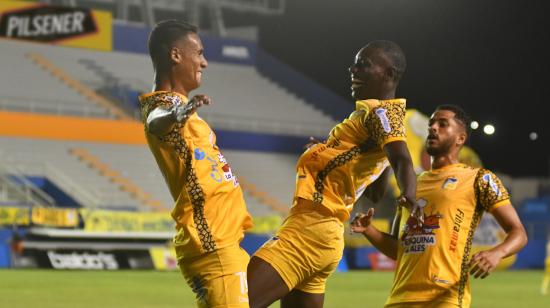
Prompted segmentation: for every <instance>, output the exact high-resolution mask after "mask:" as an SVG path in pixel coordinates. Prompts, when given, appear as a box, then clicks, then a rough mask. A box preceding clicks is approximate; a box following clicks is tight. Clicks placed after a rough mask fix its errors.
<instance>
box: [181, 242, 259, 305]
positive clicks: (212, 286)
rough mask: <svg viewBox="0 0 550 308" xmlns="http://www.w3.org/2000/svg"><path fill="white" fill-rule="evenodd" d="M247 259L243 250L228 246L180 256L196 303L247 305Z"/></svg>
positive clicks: (182, 270) (184, 273)
mask: <svg viewBox="0 0 550 308" xmlns="http://www.w3.org/2000/svg"><path fill="white" fill-rule="evenodd" d="M248 261H249V256H248V254H247V253H246V251H244V250H243V249H242V248H240V247H239V246H231V247H226V248H222V249H219V250H217V251H214V252H211V253H208V254H206V255H204V256H200V257H198V258H193V259H188V260H183V261H182V262H181V263H180V269H181V272H182V274H183V276H184V277H185V279H186V281H187V283H188V284H189V286H190V287H191V288H192V290H193V292H194V293H195V295H196V299H197V305H198V306H199V307H241V306H242V307H248V284H247V279H246V267H247V265H248Z"/></svg>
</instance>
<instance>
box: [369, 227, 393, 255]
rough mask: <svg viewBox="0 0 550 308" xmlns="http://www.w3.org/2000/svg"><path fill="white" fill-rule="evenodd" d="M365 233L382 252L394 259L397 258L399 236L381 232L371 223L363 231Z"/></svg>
mask: <svg viewBox="0 0 550 308" xmlns="http://www.w3.org/2000/svg"><path fill="white" fill-rule="evenodd" d="M363 235H364V236H365V237H366V238H367V239H368V240H369V242H371V244H372V245H373V246H374V247H376V249H378V250H379V251H380V252H381V253H383V254H384V255H386V256H387V257H388V258H391V259H392V260H396V259H397V238H396V237H395V236H393V235H391V234H388V233H385V232H381V231H380V230H378V229H376V228H375V227H374V226H373V225H369V226H368V227H367V228H366V230H365V231H364V232H363Z"/></svg>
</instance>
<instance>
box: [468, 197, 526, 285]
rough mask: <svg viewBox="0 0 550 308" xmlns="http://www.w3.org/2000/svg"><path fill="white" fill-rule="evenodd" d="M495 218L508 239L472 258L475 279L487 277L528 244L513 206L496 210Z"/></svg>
mask: <svg viewBox="0 0 550 308" xmlns="http://www.w3.org/2000/svg"><path fill="white" fill-rule="evenodd" d="M491 213H492V214H493V216H494V217H495V218H496V220H497V221H498V224H499V225H500V226H501V227H502V229H504V231H505V232H506V238H505V239H504V241H503V242H502V243H500V244H498V245H497V246H495V247H493V248H491V249H489V250H485V251H480V252H478V253H476V254H474V255H473V256H472V259H471V261H470V267H471V270H470V274H471V275H473V276H474V277H475V278H479V277H481V278H482V279H483V278H485V277H487V276H488V275H489V273H490V272H491V271H493V270H494V269H495V268H496V266H497V265H498V264H499V263H500V261H501V260H502V259H504V258H506V257H509V256H511V255H513V254H516V253H518V252H519V251H520V250H521V249H522V248H523V247H524V246H525V245H526V244H527V234H526V232H525V228H524V227H523V224H522V223H521V221H520V219H519V217H518V214H517V213H516V210H515V209H514V207H513V206H512V204H506V205H503V206H500V207H498V208H496V209H494V210H493V211H492V212H491Z"/></svg>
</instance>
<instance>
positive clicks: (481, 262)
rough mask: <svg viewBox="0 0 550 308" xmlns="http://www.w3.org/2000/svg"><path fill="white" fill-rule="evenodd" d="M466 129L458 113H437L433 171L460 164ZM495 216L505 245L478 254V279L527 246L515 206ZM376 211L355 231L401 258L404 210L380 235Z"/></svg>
mask: <svg viewBox="0 0 550 308" xmlns="http://www.w3.org/2000/svg"><path fill="white" fill-rule="evenodd" d="M466 137H467V135H466V130H465V128H464V125H463V124H460V122H458V121H457V120H455V118H454V112H452V111H449V110H438V111H436V112H435V113H434V114H433V115H432V117H431V118H430V122H429V132H428V138H427V140H426V148H427V150H428V153H429V154H430V155H431V156H432V158H433V160H432V169H439V168H443V167H445V166H449V165H452V164H457V163H458V162H459V161H458V153H459V151H460V149H461V148H462V146H463V145H464V143H465V141H466ZM491 214H492V215H493V216H494V217H495V218H496V220H497V222H498V223H499V225H500V226H501V227H502V228H503V229H504V231H505V232H506V233H507V235H506V238H505V239H504V241H502V243H500V244H498V245H496V246H495V247H493V248H491V249H489V250H485V251H481V252H478V253H476V254H474V255H473V256H472V258H471V260H470V274H471V275H473V276H474V278H482V279H483V278H485V277H487V276H488V275H489V274H490V273H491V271H493V270H494V269H495V268H496V266H497V265H498V264H499V263H500V261H502V259H503V258H506V257H508V256H511V255H513V254H516V253H517V252H518V251H519V250H521V249H522V248H523V247H524V246H525V245H526V244H527V235H526V232H525V229H524V227H523V225H522V223H521V221H520V219H519V217H518V215H517V213H516V210H515V209H514V207H513V206H512V204H506V205H503V206H500V207H498V208H496V209H495V210H493V211H492V212H491ZM373 215H374V209H372V208H371V209H369V211H368V212H367V213H366V214H360V215H358V216H357V217H355V219H354V220H353V221H352V223H351V230H352V231H353V232H356V233H362V234H363V235H364V236H365V237H366V238H367V239H369V241H370V242H371V243H372V244H373V245H374V246H375V247H376V248H378V249H379V250H380V251H381V252H382V253H383V254H385V255H386V256H388V257H390V258H392V259H394V260H395V259H396V258H397V245H398V241H397V236H398V227H399V226H398V225H399V221H400V215H401V214H400V211H398V213H397V215H396V218H395V220H394V227H392V232H391V234H388V233H384V232H380V231H379V230H378V229H376V228H375V227H374V226H372V225H371V220H372V217H373Z"/></svg>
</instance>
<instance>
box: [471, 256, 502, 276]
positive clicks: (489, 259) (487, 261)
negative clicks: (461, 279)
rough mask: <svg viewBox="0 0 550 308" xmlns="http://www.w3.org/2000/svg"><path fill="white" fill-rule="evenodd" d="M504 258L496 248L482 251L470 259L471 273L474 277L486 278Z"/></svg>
mask: <svg viewBox="0 0 550 308" xmlns="http://www.w3.org/2000/svg"><path fill="white" fill-rule="evenodd" d="M501 260H502V254H501V253H500V252H498V251H495V250H485V251H480V252H478V253H476V254H474V256H473V257H472V259H471V260H470V264H469V266H470V275H473V276H474V278H481V279H483V278H485V277H487V276H489V273H491V272H492V271H493V270H494V269H495V268H496V267H497V265H498V264H499V263H500V261H501Z"/></svg>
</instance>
